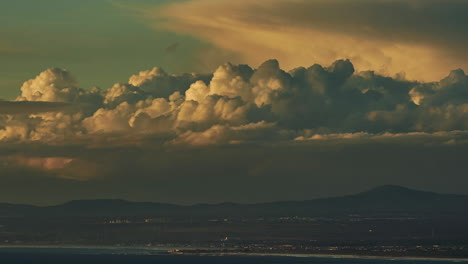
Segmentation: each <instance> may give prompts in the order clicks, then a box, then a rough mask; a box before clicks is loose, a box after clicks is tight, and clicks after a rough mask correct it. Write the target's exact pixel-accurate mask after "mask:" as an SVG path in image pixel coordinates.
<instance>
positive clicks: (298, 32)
mask: <svg viewBox="0 0 468 264" xmlns="http://www.w3.org/2000/svg"><path fill="white" fill-rule="evenodd" d="M466 12H468V3H467V2H466V1H458V0H449V1H446V0H427V1H426V0H424V1H423V0H414V1H406V0H396V1H386V0H359V1H347V0H330V1H323V0H295V1H289V0H264V1H260V2H258V1H249V0H239V1H226V0H192V1H182V2H177V3H173V4H170V5H168V6H166V7H165V8H163V9H161V7H158V8H154V9H151V8H148V7H145V8H142V9H141V12H140V13H139V17H140V18H141V16H142V15H143V16H144V17H146V18H147V21H148V23H149V24H150V25H152V26H153V27H155V28H157V29H161V28H164V29H168V30H171V31H175V32H179V33H184V34H187V35H191V36H194V37H196V38H199V39H202V40H205V41H208V42H210V43H212V44H214V45H216V46H218V47H220V48H222V49H224V50H227V51H230V52H234V53H237V54H239V55H240V56H241V61H243V62H248V63H251V64H254V65H256V64H259V63H261V62H262V61H264V60H266V59H269V58H271V57H274V58H278V59H279V60H280V61H281V62H282V63H283V65H284V67H285V68H286V69H292V68H294V67H298V66H300V65H306V64H308V63H309V62H310V61H314V62H316V63H320V64H329V63H331V62H333V61H334V60H336V59H340V58H350V59H351V60H352V61H353V62H354V63H355V65H356V68H357V69H358V70H360V71H361V70H375V71H377V72H379V73H384V74H387V75H394V74H398V73H400V72H405V73H406V74H407V76H408V78H409V79H417V80H424V81H436V80H438V79H440V78H442V77H443V74H444V72H446V71H448V70H450V69H455V68H460V67H461V68H467V67H468V64H467V62H466V61H467V58H468V57H467V55H466V54H468V53H467V49H466V46H465V45H464V44H463V43H466V41H467V38H468V37H467V34H466V27H467V25H468V19H467V17H466V15H465V14H466ZM161 21H164V22H161Z"/></svg>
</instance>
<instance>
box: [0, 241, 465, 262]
mask: <svg viewBox="0 0 468 264" xmlns="http://www.w3.org/2000/svg"><path fill="white" fill-rule="evenodd" d="M9 248H11V249H50V250H53V249H76V250H79V249H90V250H93V249H95V250H122V251H124V250H144V251H147V252H146V253H154V255H194V256H195V255H199V256H277V257H298V258H330V259H332V258H334V259H382V260H428V261H451V262H460V261H467V262H468V258H457V257H446V256H441V257H424V256H375V255H359V254H339V253H338V254H336V253H335V254H320V253H317V254H313V253H312V254H310V253H262V252H222V251H216V250H213V251H211V252H210V251H206V252H197V251H202V250H206V249H193V248H183V247H177V248H174V247H141V246H125V247H119V246H84V245H63V246H60V245H0V249H9ZM176 250H179V251H176ZM171 251H172V252H171ZM103 254H105V253H103ZM125 254H126V255H140V254H137V253H136V252H133V253H132V252H125ZM97 255H99V254H97Z"/></svg>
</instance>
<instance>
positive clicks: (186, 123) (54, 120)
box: [0, 60, 468, 201]
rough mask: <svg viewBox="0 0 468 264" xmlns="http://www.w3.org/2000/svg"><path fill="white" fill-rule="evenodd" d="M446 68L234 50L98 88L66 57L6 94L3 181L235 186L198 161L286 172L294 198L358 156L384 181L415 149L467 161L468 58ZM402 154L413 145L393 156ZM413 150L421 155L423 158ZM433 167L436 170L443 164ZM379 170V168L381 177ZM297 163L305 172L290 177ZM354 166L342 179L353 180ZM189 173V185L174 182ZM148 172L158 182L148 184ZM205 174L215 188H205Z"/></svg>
mask: <svg viewBox="0 0 468 264" xmlns="http://www.w3.org/2000/svg"><path fill="white" fill-rule="evenodd" d="M446 75H447V76H446V77H444V78H442V79H441V80H439V81H437V82H418V81H410V80H407V79H405V78H404V76H402V75H400V76H397V77H388V76H383V75H380V74H378V73H375V72H373V71H361V72H359V71H357V70H356V69H355V67H354V65H353V63H352V62H351V61H350V60H337V61H335V62H333V63H331V64H330V65H326V66H322V65H319V64H313V65H312V66H307V67H298V68H295V69H293V70H290V71H286V70H284V69H283V68H282V67H281V65H280V62H279V61H277V60H267V61H265V62H263V63H261V64H260V65H258V66H254V65H252V66H251V65H245V64H240V65H236V64H232V63H225V64H222V65H220V66H219V67H218V68H216V69H215V70H214V71H213V73H211V74H197V73H190V74H178V75H173V74H169V73H166V72H165V71H164V70H162V69H161V68H157V67H156V68H152V69H149V70H147V71H141V72H139V73H137V74H135V75H133V76H131V77H130V78H129V79H128V82H126V83H116V84H114V85H113V86H112V87H110V88H109V89H107V90H99V89H90V90H87V89H84V88H82V87H79V86H78V81H77V79H75V78H74V77H72V75H71V73H69V72H68V71H66V70H63V69H49V70H46V71H44V72H43V73H41V74H39V76H38V77H36V78H34V79H32V80H29V81H26V83H25V84H24V85H23V93H22V95H21V96H20V97H18V99H17V101H14V102H4V101H3V102H0V110H2V107H3V109H4V110H2V111H3V112H2V114H0V145H1V146H2V148H1V149H0V171H2V177H4V178H2V177H0V182H2V181H8V182H10V183H13V182H16V181H18V184H19V182H20V180H17V179H16V178H14V175H20V174H21V175H25V176H24V177H29V176H27V175H31V177H33V178H34V177H40V178H41V179H44V181H52V182H54V184H56V185H57V186H63V184H65V185H67V184H68V183H66V181H73V182H79V183H80V184H83V185H80V186H87V187H88V188H90V189H80V190H81V191H80V193H89V192H91V191H89V190H94V191H95V193H93V195H94V196H93V195H91V196H90V198H91V197H102V196H99V195H98V196H96V195H97V194H102V195H104V194H109V195H110V194H112V195H114V196H115V195H117V194H119V193H120V194H121V193H127V191H126V190H127V189H128V188H133V189H135V190H136V189H141V190H146V191H143V193H145V196H138V195H136V196H135V194H132V195H130V194H129V196H128V197H130V198H132V197H133V198H135V199H137V198H138V199H146V198H147V200H153V199H156V198H155V197H156V196H157V197H159V198H161V197H170V196H171V194H170V193H167V190H166V189H165V188H163V187H162V186H164V184H166V185H167V186H166V187H167V188H168V190H169V189H172V190H175V189H177V188H178V187H180V188H181V189H180V190H179V189H177V190H176V191H174V192H176V193H177V194H178V195H180V199H182V200H183V197H185V198H187V199H192V198H196V197H198V199H199V201H211V200H210V199H214V198H213V197H216V195H221V196H222V195H223V193H217V192H216V190H211V189H209V188H208V187H207V186H199V184H198V183H197V182H196V180H195V179H192V178H190V177H189V176H188V175H192V174H196V175H197V177H200V179H203V181H205V182H211V183H212V185H213V188H214V189H219V188H220V187H221V186H223V184H226V183H225V181H228V182H229V184H230V185H232V186H238V187H239V188H240V187H241V186H240V184H241V182H249V183H250V182H252V184H253V185H252V186H257V187H256V188H257V189H259V188H261V186H264V184H265V182H268V184H267V185H268V186H270V187H271V188H273V189H275V190H276V191H277V192H280V189H281V188H280V186H283V187H284V186H288V188H296V189H300V190H303V192H302V194H301V195H299V196H297V195H295V194H292V193H291V192H289V193H288V195H285V196H281V197H282V198H283V199H293V198H298V199H303V198H306V197H309V196H307V195H306V193H309V192H306V191H305V189H303V188H304V187H303V186H302V184H296V183H298V182H300V181H303V182H305V183H310V184H316V185H317V186H320V184H331V185H333V184H336V182H338V181H337V179H338V178H339V177H338V176H337V174H343V175H345V174H346V171H349V170H353V168H355V166H357V165H355V164H358V165H359V168H358V169H356V171H357V172H356V173H355V172H351V175H347V174H346V175H347V176H346V177H348V176H349V177H350V178H355V177H358V178H359V177H361V176H359V175H357V173H358V172H360V173H361V174H362V175H365V176H362V177H365V180H364V178H363V180H362V181H363V182H368V183H372V182H375V183H379V184H386V183H389V182H392V181H390V180H391V179H392V178H391V174H388V175H387V174H386V173H387V172H382V171H380V170H381V168H386V169H387V170H389V171H392V170H394V171H396V173H401V174H402V175H407V174H408V173H410V172H411V173H413V174H414V173H417V170H416V169H414V170H413V169H410V170H407V169H405V168H407V166H406V167H405V166H403V164H405V162H407V161H406V160H413V159H416V157H421V159H422V158H423V157H424V159H426V160H429V161H430V162H431V163H437V162H439V160H438V159H439V158H444V157H446V158H447V159H450V161H448V160H444V161H443V164H445V165H443V166H442V165H441V166H442V167H444V168H446V169H447V170H448V171H452V172H454V173H455V171H453V170H454V169H453V168H452V167H453V166H455V165H454V164H456V163H457V162H458V159H459V158H458V156H457V155H458V154H456V153H465V152H464V151H466V150H465V149H468V148H467V146H468V137H467V131H468V93H467V92H466V91H468V76H467V75H466V74H465V72H464V71H463V70H461V69H456V70H453V71H451V72H448V73H447V74H446ZM24 87H26V88H27V89H26V90H24ZM37 91H39V92H37ZM27 98H29V100H26V99H27ZM46 99H50V100H52V101H44V100H46ZM343 150H346V151H345V153H347V154H346V155H345V154H344V153H341V151H343ZM406 152H408V153H406ZM439 152H440V153H446V154H444V155H445V156H444V155H442V154H440V153H439ZM376 153H379V154H378V155H377V154H376ZM386 153H393V154H392V155H390V154H388V155H387V154H386ZM427 153H432V154H431V155H433V157H429V156H428V155H429V154H427ZM455 154H456V155H455ZM434 155H435V156H434ZM441 155H442V156H441ZM396 156H404V157H406V159H397V160H396V161H394V160H395V157H396ZM413 156H414V157H413ZM434 157H439V158H437V159H436V158H434ZM333 160H335V163H336V162H339V163H340V164H342V168H343V170H341V168H340V169H337V168H336V169H335V168H334V166H336V164H335V163H334V162H333ZM365 160H369V161H368V162H365ZM441 162H442V161H441ZM2 163H3V165H2ZM412 163H414V164H417V166H419V167H421V166H423V165H422V164H423V163H422V161H421V160H419V159H416V160H413V161H412ZM4 164H6V165H4ZM340 166H341V165H340ZM365 166H368V167H369V168H368V169H366V168H365ZM379 166H380V167H379ZM345 168H346V170H345ZM421 170H422V171H424V173H427V175H431V176H428V177H431V179H432V182H433V183H434V184H436V183H437V180H436V176H435V172H436V171H437V170H435V169H434V168H433V170H432V171H429V170H426V169H421ZM194 171H196V172H194ZM226 171H229V172H226ZM377 173H381V174H382V175H383V176H380V175H379V176H378V177H377V178H378V179H380V180H378V179H375V180H374V179H373V178H372V177H373V176H372V175H375V174H377ZM292 174H294V175H297V177H298V178H297V179H292V178H291V179H289V178H288V179H287V180H286V179H284V175H292ZM3 175H4V176H3ZM8 175H9V176H8ZM219 175H223V176H222V177H221V176H219ZM282 175H283V176H282ZM311 175H312V176H311ZM317 175H320V176H317ZM385 175H387V176H385ZM12 177H13V178H12ZM249 177H253V178H249ZM324 177H325V178H324ZM326 177H330V179H335V180H333V181H331V182H329V180H327V179H328V178H327V179H326ZM346 177H345V176H342V181H344V182H346V181H348V182H349V181H350V180H349V179H348V178H346ZM418 177H419V176H418ZM418 177H416V178H415V179H418V180H419V181H421V177H423V176H421V177H419V178H418ZM453 177H455V178H456V176H453ZM236 178H239V179H240V180H241V182H236V181H235V180H234V179H236ZM455 178H454V179H455ZM28 179H29V178H28ZM51 179H56V180H55V181H54V180H51ZM181 179H183V180H181ZM30 180H31V179H30ZM290 180H292V181H296V182H289V181H290ZM34 181H35V180H34ZM64 181H65V182H64ZM181 181H183V182H184V183H183V184H182V186H183V187H181V184H179V185H174V184H175V182H179V183H180V182H181ZM285 181H288V182H287V183H285ZM405 181H406V178H405V179H403V178H401V179H400V180H398V181H397V182H393V183H404V182H405ZM415 181H416V180H415ZM415 181H410V183H411V184H415ZM87 182H93V183H95V184H97V185H96V186H94V187H93V186H92V185H88V184H87ZM164 182H166V183H164ZM424 182H425V181H424ZM429 182H430V181H429ZM150 183H152V184H153V185H151V184H150ZM76 184H78V183H76ZM76 184H75V185H74V184H71V185H69V186H68V185H67V186H68V187H66V188H68V189H73V188H75V187H76V186H77V185H76ZM160 184H162V185H161V186H160ZM349 184H351V182H349ZM356 184H357V183H356ZM155 185H157V186H158V187H155ZM168 185H170V186H168ZM436 185H437V184H436ZM150 186H153V187H154V188H155V189H157V190H158V191H159V192H160V193H159V194H158V195H156V196H152V195H153V194H151V195H150V193H154V190H153V189H151V190H150V188H149V187H150ZM193 186H198V188H199V189H200V190H204V191H203V192H205V193H210V196H209V197H211V198H203V197H201V196H197V195H198V194H197V192H196V191H195V190H192V188H193ZM210 186H211V184H210ZM215 186H216V187H215ZM314 186H315V185H314ZM356 186H357V185H356ZM434 186H435V185H434ZM361 187H362V186H361ZM369 187H371V186H369ZM64 188H65V187H64ZM80 188H81V187H80ZM83 188H84V187H83ZM93 188H96V189H93ZM213 188H212V189H213ZM317 188H318V187H317ZM362 188H364V187H362ZM0 189H1V187H0ZM317 190H318V189H317ZM356 191H358V189H356ZM248 192H249V193H250V195H251V197H257V198H252V200H255V201H264V199H266V198H265V197H273V196H271V195H270V196H269V194H268V193H267V192H266V191H264V190H262V191H259V192H258V193H255V192H254V187H252V189H251V190H249V191H248ZM172 194H174V193H172ZM67 195H68V194H62V196H60V197H69V196H67ZM70 195H71V194H70ZM75 195H79V194H77V193H75ZM142 195H143V194H142ZM117 196H118V197H122V196H120V195H117ZM137 196H138V197H137ZM228 196H229V197H232V198H233V199H234V198H235V197H237V196H236V195H235V193H230V194H229V195H228ZM207 197H208V196H207ZM223 197H224V196H223ZM70 198H77V197H75V196H73V197H71V196H70ZM159 198H158V199H159ZM168 199H169V198H168ZM205 199H206V200H205ZM226 199H228V198H226ZM272 199H273V198H272ZM277 199H280V197H279V196H278V198H277ZM182 200H180V201H182ZM241 200H242V199H241Z"/></svg>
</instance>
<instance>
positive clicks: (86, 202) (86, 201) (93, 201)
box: [61, 199, 130, 206]
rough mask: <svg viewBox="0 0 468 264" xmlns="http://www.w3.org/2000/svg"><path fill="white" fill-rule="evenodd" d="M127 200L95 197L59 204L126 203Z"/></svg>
mask: <svg viewBox="0 0 468 264" xmlns="http://www.w3.org/2000/svg"><path fill="white" fill-rule="evenodd" d="M127 203H130V202H129V201H126V200H122V199H95V200H72V201H69V202H66V203H64V204H62V205H61V206H81V205H109V204H127Z"/></svg>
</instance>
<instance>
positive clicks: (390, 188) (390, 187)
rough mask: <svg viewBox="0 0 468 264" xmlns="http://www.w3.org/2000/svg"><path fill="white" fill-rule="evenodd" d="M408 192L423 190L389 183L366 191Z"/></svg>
mask: <svg viewBox="0 0 468 264" xmlns="http://www.w3.org/2000/svg"><path fill="white" fill-rule="evenodd" d="M408 192H421V191H417V190H413V189H410V188H407V187H403V186H400V185H392V184H387V185H382V186H378V187H375V188H373V189H370V190H369V191H366V192H364V193H408Z"/></svg>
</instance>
